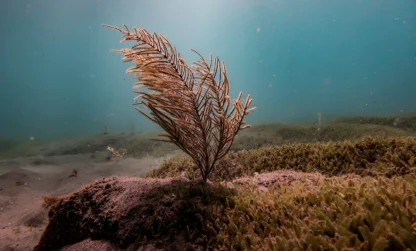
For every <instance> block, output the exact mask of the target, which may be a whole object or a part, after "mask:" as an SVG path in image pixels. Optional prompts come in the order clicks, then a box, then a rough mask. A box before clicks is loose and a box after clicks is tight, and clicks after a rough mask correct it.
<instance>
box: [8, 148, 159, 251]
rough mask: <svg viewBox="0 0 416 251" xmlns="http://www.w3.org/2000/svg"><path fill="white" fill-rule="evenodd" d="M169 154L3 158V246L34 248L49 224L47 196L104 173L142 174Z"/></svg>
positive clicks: (118, 174) (81, 184)
mask: <svg viewBox="0 0 416 251" xmlns="http://www.w3.org/2000/svg"><path fill="white" fill-rule="evenodd" d="M165 158H166V157H164V158H152V157H146V158H143V159H124V160H121V161H119V162H112V161H109V162H104V163H103V162H101V163H98V162H93V161H90V160H89V159H90V157H89V156H72V158H71V156H60V157H58V156H56V157H54V162H55V163H59V164H57V165H50V164H32V163H33V161H32V159H29V158H25V159H15V160H7V161H1V162H0V250H15V251H19V250H33V248H34V247H35V245H36V244H37V243H38V241H39V239H40V237H41V234H42V232H43V231H44V229H45V227H46V224H47V211H46V210H45V209H43V208H42V207H41V205H42V202H43V197H44V196H48V195H62V194H68V193H70V192H72V191H74V190H77V189H79V188H80V187H82V186H83V185H86V184H88V183H90V182H92V181H94V180H96V179H99V178H102V177H110V176H141V175H144V174H146V173H147V172H148V171H149V170H151V169H154V168H157V167H158V166H159V165H160V163H161V162H162V161H163V160H164V159H165ZM74 170H76V172H77V175H76V176H74V175H73V174H74ZM71 175H72V177H70V176H71Z"/></svg>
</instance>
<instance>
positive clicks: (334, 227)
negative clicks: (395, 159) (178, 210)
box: [215, 175, 416, 250]
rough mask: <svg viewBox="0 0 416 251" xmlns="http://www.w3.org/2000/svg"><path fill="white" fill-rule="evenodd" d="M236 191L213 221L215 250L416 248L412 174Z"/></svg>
mask: <svg viewBox="0 0 416 251" xmlns="http://www.w3.org/2000/svg"><path fill="white" fill-rule="evenodd" d="M236 190H237V191H238V193H237V195H235V196H233V197H232V198H230V199H229V200H230V201H232V203H228V208H227V209H226V215H227V220H226V221H224V222H223V221H221V220H219V219H218V220H217V221H216V225H215V228H216V229H219V231H218V235H217V236H216V240H215V241H216V245H217V248H218V249H219V250H416V225H415V224H416V178H415V175H405V176H404V177H394V178H391V179H390V178H385V177H378V178H372V177H365V178H360V177H350V178H345V177H332V178H325V179H323V180H320V181H318V182H317V183H316V184H315V185H313V186H311V185H310V184H309V183H307V182H295V184H292V185H291V186H287V187H281V186H278V185H275V186H272V187H269V189H268V191H267V192H261V191H260V190H258V189H256V187H255V185H254V184H249V185H247V184H246V185H238V186H236Z"/></svg>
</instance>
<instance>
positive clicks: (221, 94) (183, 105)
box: [103, 25, 255, 181]
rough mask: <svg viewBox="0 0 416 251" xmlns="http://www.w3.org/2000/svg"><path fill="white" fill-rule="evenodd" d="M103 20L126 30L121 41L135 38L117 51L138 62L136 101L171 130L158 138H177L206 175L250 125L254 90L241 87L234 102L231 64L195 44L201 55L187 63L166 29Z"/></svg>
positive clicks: (155, 121) (129, 70)
mask: <svg viewBox="0 0 416 251" xmlns="http://www.w3.org/2000/svg"><path fill="white" fill-rule="evenodd" d="M103 26H106V27H109V28H111V29H115V30H117V31H119V32H121V33H123V36H122V38H123V40H122V41H121V42H125V41H134V42H135V45H134V46H133V47H132V48H131V49H121V50H113V51H115V52H119V53H121V54H123V56H124V58H123V61H124V62H133V63H134V64H135V65H134V66H133V67H132V68H129V69H128V70H127V73H130V74H135V77H134V78H135V79H137V80H138V82H137V83H135V84H134V85H133V88H134V92H135V93H136V94H137V95H138V96H137V97H136V98H135V101H136V103H135V104H136V105H142V106H144V107H145V108H148V110H149V111H148V112H146V111H144V110H143V109H141V108H136V110H137V111H138V112H140V113H141V114H142V115H144V116H145V117H147V118H148V119H149V120H151V121H153V122H154V123H156V124H158V125H159V126H160V127H161V128H162V129H163V130H164V131H165V132H166V133H164V134H160V135H159V136H161V137H164V139H157V140H161V141H167V142H171V143H174V144H175V145H177V146H178V147H179V148H180V149H182V150H183V151H184V152H185V153H187V154H188V155H189V156H190V157H191V158H192V159H193V160H194V161H195V163H196V164H197V166H198V168H199V170H200V172H201V175H202V178H203V180H205V181H206V180H207V178H208V175H209V174H210V173H211V171H212V170H213V168H214V166H215V163H216V162H217V160H218V159H221V158H222V157H224V156H225V155H226V154H227V153H228V151H229V149H230V147H231V145H232V143H233V141H234V139H235V136H236V134H237V133H238V132H239V131H240V130H242V129H245V128H249V127H250V125H248V124H246V122H245V121H244V117H245V115H247V114H248V113H250V112H251V111H253V110H254V109H255V108H249V107H250V105H251V102H252V99H251V97H250V95H248V96H247V98H246V100H245V102H243V101H241V98H242V93H241V92H240V93H239V95H238V97H237V99H235V100H234V101H233V102H232V104H231V98H230V97H229V95H228V94H229V90H230V86H229V81H228V78H227V69H226V66H225V64H224V63H223V62H221V61H220V60H219V59H218V58H217V57H216V58H215V59H213V58H212V55H210V60H209V62H207V61H206V60H205V59H204V58H203V57H202V56H201V55H200V54H199V53H198V52H196V51H195V50H192V51H194V52H195V53H196V54H198V56H199V57H200V59H199V60H198V61H197V62H194V64H193V65H192V66H188V64H187V63H186V62H185V60H184V59H183V58H182V57H181V55H180V53H179V52H177V51H176V48H175V47H173V46H172V45H171V44H170V43H169V41H168V40H167V39H166V38H165V37H164V36H163V35H162V34H156V33H153V34H150V33H149V32H148V31H147V30H145V29H138V28H134V30H133V31H130V30H129V29H128V28H127V26H124V29H120V28H118V27H114V26H110V25H103ZM143 88H145V89H147V90H143Z"/></svg>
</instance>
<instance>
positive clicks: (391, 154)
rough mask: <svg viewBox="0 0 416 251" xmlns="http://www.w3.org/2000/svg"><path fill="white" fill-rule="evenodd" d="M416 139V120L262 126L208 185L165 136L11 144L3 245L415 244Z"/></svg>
mask: <svg viewBox="0 0 416 251" xmlns="http://www.w3.org/2000/svg"><path fill="white" fill-rule="evenodd" d="M415 136H416V116H411V115H409V116H401V117H350V118H342V119H338V120H334V121H331V122H327V123H323V124H320V125H318V124H296V125H294V124H268V125H255V126H253V128H251V129H249V130H247V131H244V132H242V133H240V134H238V136H237V139H236V141H235V142H234V145H233V147H232V149H231V150H232V151H231V152H230V153H229V154H228V155H227V156H226V157H225V158H224V159H222V160H220V161H219V162H218V164H217V166H216V169H215V170H214V172H213V173H212V176H211V177H210V183H209V184H200V183H199V182H197V181H193V180H194V179H197V178H198V177H199V173H198V170H195V167H194V165H193V163H192V161H191V160H190V159H189V158H187V157H186V156H185V155H184V154H183V153H181V152H180V151H178V149H177V148H176V147H175V146H173V145H170V144H166V143H161V142H157V141H150V140H148V139H149V138H153V135H146V134H140V133H136V134H131V133H111V132H109V133H108V134H105V135H104V134H97V135H91V136H88V137H83V138H78V139H71V140H59V141H42V140H37V139H35V140H32V141H27V142H14V141H11V140H6V139H0V250H33V249H34V248H35V246H36V245H38V244H39V245H38V246H37V250H51V249H54V248H61V247H64V248H63V250H97V247H99V249H100V250H119V249H128V250H158V249H160V250H166V249H171V250H177V249H183V248H186V249H188V250H204V249H205V248H207V247H208V249H211V250H213V249H218V250H250V249H257V250H416V137H415ZM108 146H110V147H111V148H112V149H114V150H115V151H116V153H115V152H112V151H110V150H108V149H107V147H108ZM118 154H121V155H118ZM103 191H105V192H103ZM72 192H75V193H72ZM61 195H62V196H63V197H56V196H61ZM45 196H46V197H45ZM121 205H123V206H121ZM68 215H69V216H68ZM68 233H71V234H68Z"/></svg>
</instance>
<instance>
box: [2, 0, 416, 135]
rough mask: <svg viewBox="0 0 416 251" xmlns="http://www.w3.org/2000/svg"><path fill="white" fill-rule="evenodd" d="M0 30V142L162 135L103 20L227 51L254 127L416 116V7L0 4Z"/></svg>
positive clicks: (78, 0) (139, 1)
mask: <svg viewBox="0 0 416 251" xmlns="http://www.w3.org/2000/svg"><path fill="white" fill-rule="evenodd" d="M0 23H1V24H0V25H1V41H0V45H1V51H2V56H1V59H0V60H1V61H0V62H1V65H0V66H1V67H0V73H1V90H0V115H1V120H0V121H1V122H0V137H7V138H21V139H29V138H30V137H36V138H53V137H68V136H75V135H84V134H89V133H96V132H98V131H103V130H104V127H107V128H108V130H109V131H122V130H126V131H127V130H130V127H131V124H132V123H133V124H135V127H136V130H138V131H154V130H159V128H158V127H157V126H156V125H154V124H152V123H150V122H149V121H147V120H146V119H145V118H144V117H143V116H141V115H140V114H139V113H137V112H136V111H134V109H133V107H132V106H131V104H132V103H133V97H134V94H133V93H132V88H131V87H132V84H133V80H131V77H132V76H130V75H126V74H125V71H126V69H127V68H128V67H130V65H129V64H127V63H123V62H122V61H121V55H120V54H117V53H110V52H109V50H110V49H119V48H124V47H128V46H130V45H131V44H120V43H119V41H120V33H118V32H116V31H113V30H111V29H108V28H105V27H102V26H101V24H103V23H106V24H111V25H115V26H122V25H123V24H126V25H128V26H129V27H140V28H146V29H147V30H148V31H150V32H154V31H156V32H158V33H162V34H163V35H165V36H166V37H167V38H168V39H169V41H170V42H171V43H172V44H173V45H175V46H176V47H177V49H178V50H179V51H180V52H181V54H182V56H183V57H184V58H185V59H186V60H187V61H188V63H190V62H191V61H194V60H197V59H198V58H197V56H196V55H194V54H193V53H192V52H191V51H190V49H191V48H194V49H196V50H198V51H199V52H200V53H201V54H202V55H203V56H205V57H208V56H209V53H213V55H214V56H219V57H220V59H221V60H223V61H225V63H226V64H227V69H228V73H229V75H228V76H229V78H230V81H231V90H232V91H231V92H232V94H233V97H235V96H236V95H237V93H238V92H239V91H240V90H241V91H243V92H244V94H245V95H246V94H248V93H250V94H251V95H252V97H253V99H254V102H253V105H254V106H257V111H255V112H253V113H251V114H250V115H249V117H248V121H249V122H251V123H254V124H256V123H264V122H293V121H304V120H305V121H306V120H314V119H316V117H317V113H318V112H320V113H321V114H322V118H323V119H325V118H329V117H334V116H354V115H391V114H405V113H409V112H415V110H416V98H415V96H416V2H415V1H414V0H400V1H387V0H350V1H341V0H303V1H300V0H276V1H272V0H238V1H237V0H209V1H206V0H172V1H168V0H148V1H144V0H117V1H116V0H2V1H1V3H0Z"/></svg>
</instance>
